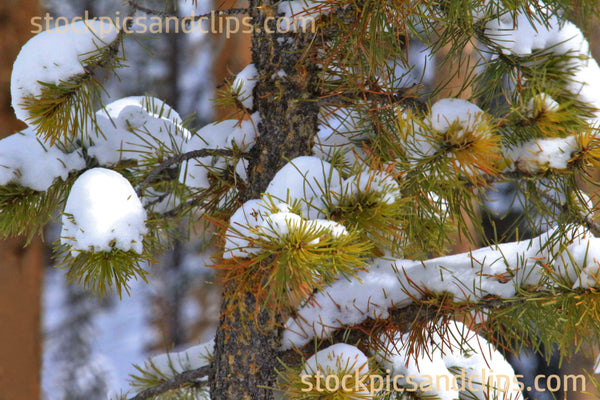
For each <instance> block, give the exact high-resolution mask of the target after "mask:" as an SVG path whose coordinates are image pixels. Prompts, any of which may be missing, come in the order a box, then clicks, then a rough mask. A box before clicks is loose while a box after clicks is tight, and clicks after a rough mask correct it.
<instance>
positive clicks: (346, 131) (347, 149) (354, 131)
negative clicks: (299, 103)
mask: <svg viewBox="0 0 600 400" xmlns="http://www.w3.org/2000/svg"><path fill="white" fill-rule="evenodd" d="M359 127H360V116H359V115H358V113H357V112H354V111H351V110H348V109H345V108H341V109H339V110H336V111H335V113H331V114H328V115H327V116H324V117H322V122H320V123H319V126H318V130H317V134H316V135H315V138H314V140H315V144H314V146H313V153H314V155H315V156H317V157H319V158H321V159H324V160H329V159H331V157H332V156H333V154H334V153H336V152H341V153H342V154H343V155H344V162H345V163H346V164H347V165H352V164H354V163H355V162H356V161H357V159H358V158H361V157H366V156H365V154H364V149H363V148H362V147H360V146H356V145H354V144H353V141H359V140H361V139H364V138H365V137H366V135H365V134H364V133H363V132H358V130H359Z"/></svg>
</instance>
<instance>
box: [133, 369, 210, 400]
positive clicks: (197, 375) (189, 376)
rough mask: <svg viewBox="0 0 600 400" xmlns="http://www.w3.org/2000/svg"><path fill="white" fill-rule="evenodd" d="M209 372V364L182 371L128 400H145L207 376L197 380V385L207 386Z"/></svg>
mask: <svg viewBox="0 0 600 400" xmlns="http://www.w3.org/2000/svg"><path fill="white" fill-rule="evenodd" d="M210 373H211V366H210V365H205V366H203V367H200V368H198V369H193V370H190V371H184V372H182V373H180V374H177V375H175V376H174V377H172V378H171V379H169V380H166V381H164V382H163V383H161V384H159V385H156V386H152V387H150V388H148V389H145V390H143V391H141V392H140V393H138V394H137V395H135V396H134V397H131V398H129V399H128V400H147V399H151V398H154V397H156V396H159V395H161V394H163V393H166V392H168V391H169V390H174V389H179V388H181V387H183V386H186V385H189V384H190V383H192V382H195V381H198V380H199V379H202V378H207V379H206V380H205V381H201V382H197V383H196V386H197V387H203V386H208V383H209V381H208V376H209V375H210Z"/></svg>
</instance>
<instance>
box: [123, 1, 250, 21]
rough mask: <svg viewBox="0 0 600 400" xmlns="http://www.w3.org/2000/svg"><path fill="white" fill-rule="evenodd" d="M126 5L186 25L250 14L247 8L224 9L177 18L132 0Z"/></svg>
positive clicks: (174, 15) (169, 13)
mask: <svg viewBox="0 0 600 400" xmlns="http://www.w3.org/2000/svg"><path fill="white" fill-rule="evenodd" d="M127 4H128V5H129V6H130V7H131V8H133V9H134V10H137V11H141V12H143V13H146V14H149V15H156V16H158V17H161V18H166V17H174V18H177V19H178V20H180V21H183V22H185V23H186V24H189V23H190V22H192V21H198V20H201V19H206V18H215V17H222V16H225V15H241V14H248V13H249V12H250V11H249V10H250V9H249V8H229V9H224V10H213V11H211V12H209V13H206V14H200V15H194V16H193V17H192V16H188V17H182V16H179V15H177V14H174V13H172V12H169V11H158V10H153V9H151V8H147V7H144V6H141V5H140V4H138V2H137V1H134V0H127Z"/></svg>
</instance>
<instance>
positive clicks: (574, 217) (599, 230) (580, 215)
mask: <svg viewBox="0 0 600 400" xmlns="http://www.w3.org/2000/svg"><path fill="white" fill-rule="evenodd" d="M540 194H541V196H542V197H543V198H544V199H545V200H547V201H548V202H549V203H550V204H552V205H553V206H554V207H556V208H558V209H560V210H561V211H562V213H563V214H565V215H566V216H567V218H568V219H569V220H570V221H572V222H574V223H577V224H582V225H585V227H586V228H588V229H589V230H590V232H592V234H593V235H594V236H596V237H600V224H598V223H597V222H595V221H594V220H593V219H592V217H591V216H590V215H589V214H585V213H584V212H583V211H582V210H571V209H569V206H568V205H567V204H566V203H561V202H560V201H558V200H557V199H556V198H555V197H554V196H552V195H551V194H550V193H548V192H546V191H543V190H542V191H540Z"/></svg>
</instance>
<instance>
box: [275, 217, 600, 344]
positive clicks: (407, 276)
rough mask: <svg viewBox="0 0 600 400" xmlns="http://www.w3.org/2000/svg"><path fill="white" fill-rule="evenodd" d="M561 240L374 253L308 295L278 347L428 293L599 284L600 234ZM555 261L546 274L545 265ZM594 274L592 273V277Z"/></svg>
mask: <svg viewBox="0 0 600 400" xmlns="http://www.w3.org/2000/svg"><path fill="white" fill-rule="evenodd" d="M565 237H566V238H567V239H566V240H568V241H567V242H563V243H558V242H556V238H553V235H552V233H551V232H548V233H545V234H543V235H540V236H538V237H536V238H533V239H530V240H525V241H520V242H513V243H505V244H499V245H494V246H489V247H485V248H481V249H478V250H475V251H472V252H468V253H462V254H457V255H451V256H446V257H440V258H434V259H430V260H425V261H412V260H404V259H383V258H382V259H379V260H376V261H375V262H374V263H373V264H372V265H371V266H370V268H369V269H368V270H367V271H364V272H360V273H358V275H357V276H356V277H355V278H353V279H350V280H346V279H344V280H339V281H337V282H335V283H333V284H332V285H331V286H329V287H328V288H326V289H325V290H323V291H321V292H319V293H317V294H316V295H314V296H313V298H311V299H310V300H309V301H308V302H307V303H306V304H305V305H304V306H302V307H301V308H300V309H299V310H298V315H297V316H296V317H294V318H291V319H290V320H288V322H287V324H286V330H285V332H284V335H283V348H292V347H301V346H303V345H305V344H306V343H308V342H309V341H310V340H311V339H313V338H314V337H317V338H326V337H329V336H331V335H332V334H333V332H334V331H335V330H337V329H341V328H343V327H350V326H354V325H358V324H361V323H362V322H363V321H365V320H366V319H367V318H373V319H387V318H389V316H390V310H392V309H398V308H403V307H406V306H408V305H409V304H411V303H412V302H413V301H414V300H415V299H420V298H422V297H423V296H424V295H425V294H426V293H433V294H449V295H451V296H452V297H453V300H454V301H455V302H467V303H477V302H479V301H481V300H482V299H484V298H487V297H489V296H493V297H499V298H511V297H513V296H515V295H516V293H517V290H518V288H527V287H537V286H540V285H545V284H550V285H551V284H555V283H557V282H559V281H560V282H568V283H569V284H570V285H572V287H573V288H576V287H583V288H589V287H593V286H594V285H595V284H597V278H596V279H595V278H594V276H595V275H596V274H597V273H598V270H599V268H600V263H599V262H600V253H599V250H600V246H599V245H600V243H598V242H599V241H600V239H599V238H595V237H593V236H591V235H590V234H589V233H587V232H585V231H583V230H582V229H574V230H572V231H569V232H568V233H566V234H565ZM547 265H553V274H552V275H551V276H548V273H547V270H546V267H545V266H547ZM594 279H595V280H594Z"/></svg>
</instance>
